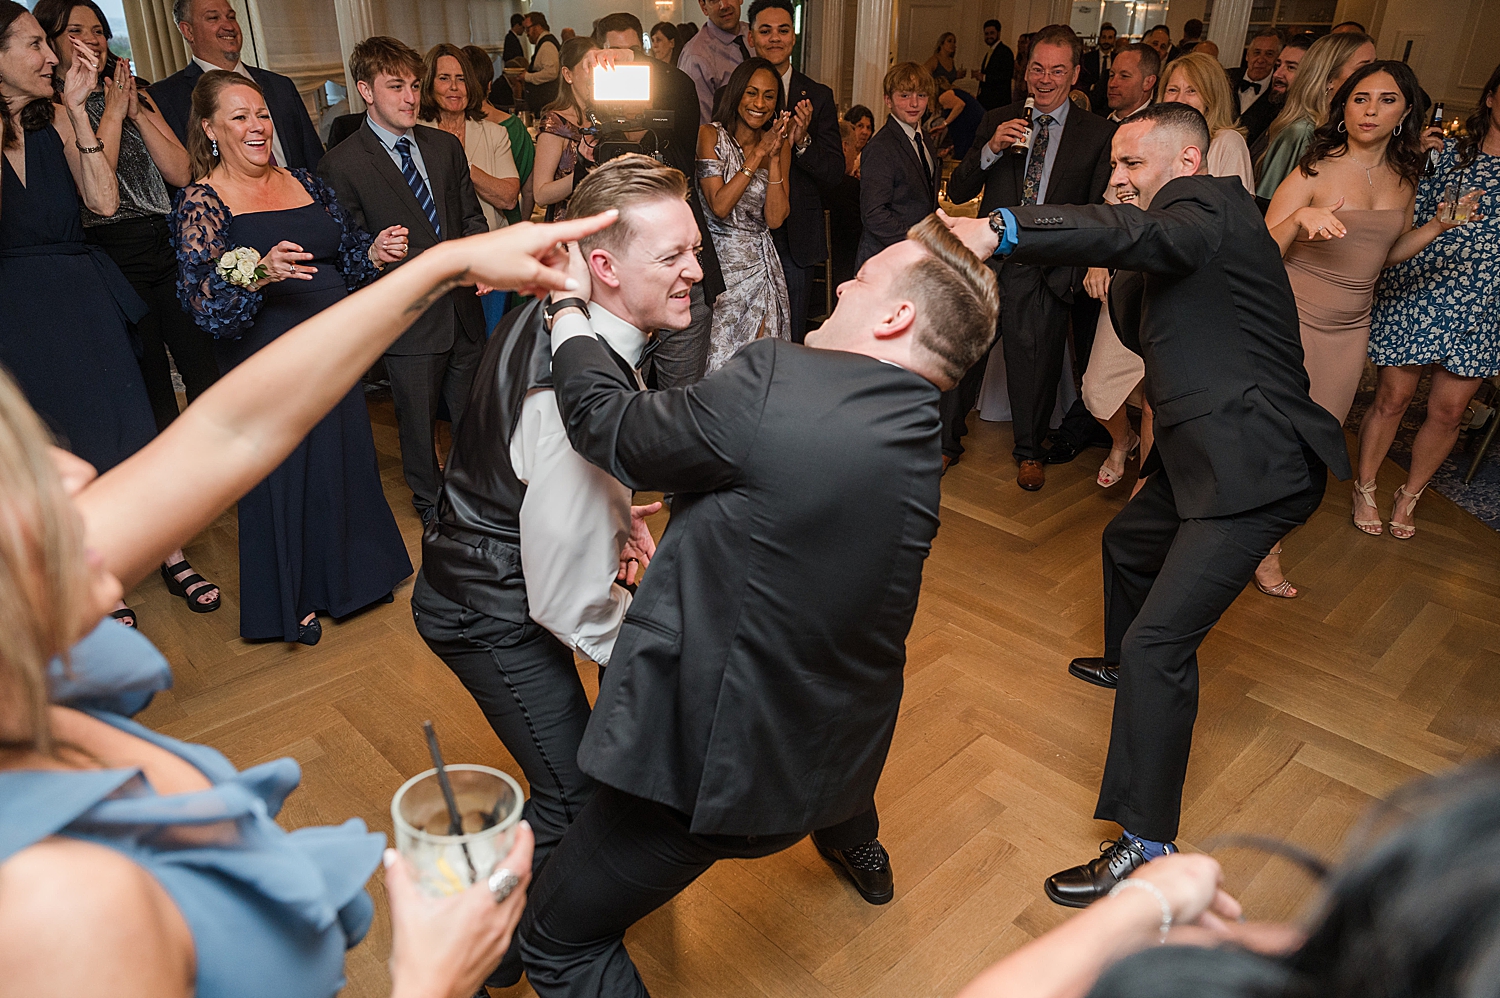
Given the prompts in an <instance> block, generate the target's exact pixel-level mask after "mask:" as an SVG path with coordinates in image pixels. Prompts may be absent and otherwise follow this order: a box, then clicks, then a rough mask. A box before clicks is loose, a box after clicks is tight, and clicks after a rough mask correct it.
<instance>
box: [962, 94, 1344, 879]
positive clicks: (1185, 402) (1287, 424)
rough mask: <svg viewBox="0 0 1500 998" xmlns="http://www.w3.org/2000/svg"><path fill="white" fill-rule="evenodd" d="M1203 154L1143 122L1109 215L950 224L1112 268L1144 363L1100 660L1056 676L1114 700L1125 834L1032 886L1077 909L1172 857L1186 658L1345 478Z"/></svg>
mask: <svg viewBox="0 0 1500 998" xmlns="http://www.w3.org/2000/svg"><path fill="white" fill-rule="evenodd" d="M1208 142H1209V136H1208V124H1207V123H1206V122H1205V121H1204V120H1203V116H1202V115H1201V114H1199V113H1198V112H1197V111H1196V110H1195V109H1193V108H1191V107H1189V106H1187V105H1186V104H1175V103H1173V104H1155V105H1152V106H1151V107H1147V108H1145V109H1143V110H1141V111H1139V112H1137V113H1136V114H1135V115H1134V116H1133V117H1132V118H1131V119H1130V120H1129V121H1127V122H1125V123H1124V124H1122V125H1121V126H1120V128H1119V131H1117V132H1116V133H1115V138H1114V160H1115V162H1116V164H1117V165H1116V166H1115V168H1114V174H1113V176H1112V178H1111V181H1110V182H1111V184H1112V186H1113V187H1114V189H1115V191H1116V193H1118V194H1119V195H1120V200H1121V202H1122V203H1121V204H1120V205H1091V206H1070V205H1063V206H1053V205H1047V206H1037V207H1017V208H1012V209H1001V210H998V211H996V212H994V213H992V214H991V215H990V216H989V217H988V218H979V219H949V220H948V221H949V224H950V225H951V226H952V227H953V229H954V231H955V232H956V233H958V234H959V235H960V236H962V238H963V240H964V243H965V245H967V246H968V247H969V248H970V249H972V250H974V251H975V252H976V253H984V254H991V253H998V254H1001V255H1005V256H1007V257H1008V258H1009V259H1013V260H1018V261H1021V260H1024V261H1027V262H1029V263H1033V264H1046V265H1054V266H1055V265H1059V264H1064V265H1073V266H1089V267H1108V268H1111V269H1118V271H1119V273H1118V274H1117V275H1116V277H1115V281H1114V283H1113V284H1111V286H1110V289H1109V304H1110V312H1111V317H1112V318H1113V319H1114V321H1115V329H1116V330H1117V331H1118V332H1119V334H1120V339H1121V340H1122V341H1123V342H1124V343H1125V345H1126V346H1128V347H1130V348H1131V349H1132V350H1135V351H1136V352H1137V353H1139V354H1140V355H1141V356H1142V358H1143V359H1144V360H1145V363H1146V395H1147V399H1148V400H1149V401H1150V403H1151V408H1152V410H1153V411H1154V412H1155V413H1156V443H1155V445H1154V446H1153V447H1152V449H1151V453H1150V454H1149V455H1148V456H1147V458H1146V461H1145V464H1144V465H1143V466H1142V468H1141V474H1142V475H1144V476H1147V477H1146V484H1145V487H1144V488H1142V489H1141V491H1140V493H1139V494H1137V495H1136V497H1135V498H1134V499H1132V500H1130V502H1129V503H1128V504H1126V506H1125V508H1124V509H1122V510H1121V511H1120V512H1119V514H1118V515H1116V516H1115V518H1114V520H1112V521H1111V522H1110V524H1109V526H1108V527H1106V528H1105V529H1104V632H1105V633H1104V655H1103V657H1102V658H1080V659H1074V660H1073V662H1072V664H1070V665H1069V666H1068V671H1069V672H1070V673H1071V674H1072V675H1074V676H1076V677H1077V678H1079V679H1082V680H1084V681H1085V682H1088V683H1092V684H1093V685H1095V686H1102V687H1105V688H1108V689H1114V690H1115V691H1116V692H1115V709H1114V720H1113V723H1112V725H1111V729H1110V738H1109V755H1108V758H1107V759H1106V761H1105V764H1104V780H1103V785H1102V786H1101V787H1100V790H1099V804H1098V807H1097V808H1096V809H1095V811H1094V817H1096V818H1099V819H1103V820H1106V821H1115V822H1118V823H1119V824H1120V825H1121V826H1122V827H1121V834H1120V837H1119V839H1118V840H1116V841H1115V842H1112V843H1110V845H1109V846H1108V848H1107V849H1105V850H1104V853H1103V854H1102V855H1101V856H1099V857H1098V858H1096V859H1094V860H1091V861H1089V862H1087V863H1084V864H1082V865H1080V866H1076V867H1072V868H1070V869H1067V870H1063V871H1062V872H1060V873H1056V874H1053V875H1052V876H1051V877H1049V878H1047V882H1046V885H1045V890H1046V893H1047V896H1048V897H1049V898H1051V899H1052V900H1053V901H1055V902H1057V903H1058V904H1062V905H1068V906H1070V907H1075V908H1081V907H1084V906H1085V905H1088V904H1090V903H1091V902H1093V901H1096V900H1098V899H1099V898H1101V897H1104V896H1105V895H1106V894H1108V893H1109V892H1110V891H1111V890H1112V889H1113V888H1114V887H1115V885H1116V884H1118V883H1119V882H1120V881H1121V880H1124V879H1125V878H1126V877H1128V876H1129V875H1130V874H1131V872H1132V871H1134V870H1135V869H1136V868H1137V867H1139V866H1140V865H1141V864H1142V863H1145V862H1148V861H1149V860H1152V859H1155V858H1157V857H1159V856H1161V855H1163V854H1164V853H1167V852H1175V851H1176V850H1175V847H1174V846H1173V845H1172V840H1173V839H1174V838H1176V836H1177V830H1178V822H1179V820H1180V817H1181V811H1182V786H1183V778H1184V776H1185V774H1186V772H1187V764H1188V752H1189V749H1190V747H1191V744H1192V737H1193V722H1194V720H1195V719H1196V717H1197V711H1198V657H1197V655H1198V646H1199V645H1200V644H1202V642H1203V639H1204V637H1205V636H1206V635H1207V634H1208V632H1209V630H1210V629H1212V627H1213V626H1214V624H1215V623H1217V622H1218V620H1219V617H1220V616H1221V615H1222V614H1223V613H1224V611H1225V610H1226V609H1228V608H1229V604H1231V603H1233V602H1234V600H1235V597H1237V596H1238V595H1239V594H1240V592H1241V591H1242V590H1243V589H1244V588H1245V586H1246V584H1247V583H1249V581H1250V579H1251V577H1252V576H1253V575H1254V574H1255V567H1256V565H1258V564H1259V563H1260V560H1261V558H1263V557H1265V555H1266V552H1268V551H1270V550H1271V547H1272V545H1274V544H1275V543H1276V542H1277V541H1278V540H1280V539H1281V538H1282V537H1284V536H1285V535H1286V533H1287V531H1289V530H1291V529H1292V528H1293V527H1296V526H1298V525H1300V524H1302V523H1304V522H1306V521H1307V518H1308V517H1309V516H1311V515H1312V513H1313V511H1314V510H1316V509H1317V508H1318V503H1319V502H1320V501H1321V500H1322V498H1323V489H1324V486H1325V485H1326V484H1327V477H1328V470H1329V469H1332V470H1333V472H1334V474H1336V475H1337V476H1338V477H1339V478H1342V479H1347V478H1349V476H1350V471H1349V455H1348V451H1347V448H1346V445H1345V443H1344V433H1343V430H1342V429H1341V428H1340V427H1339V424H1338V421H1337V420H1336V419H1334V418H1333V417H1332V416H1330V415H1329V414H1328V412H1327V410H1325V409H1324V408H1323V407H1322V406H1320V405H1318V404H1317V403H1316V402H1313V401H1312V399H1311V398H1309V396H1308V381H1307V371H1306V369H1305V368H1304V367H1303V358H1302V339H1301V334H1300V332H1299V326H1298V323H1297V304H1296V301H1295V299H1293V297H1292V288H1291V285H1290V284H1289V283H1288V282H1287V277H1286V269H1285V268H1284V267H1282V266H1280V263H1281V252H1280V249H1279V248H1278V247H1277V245H1276V242H1275V240H1273V239H1272V238H1271V237H1270V234H1269V233H1267V231H1266V226H1265V221H1264V220H1263V219H1262V218H1261V214H1260V210H1259V209H1258V208H1257V207H1256V204H1255V199H1254V198H1252V197H1251V196H1250V195H1249V194H1248V193H1247V192H1246V191H1245V189H1244V187H1243V186H1242V185H1241V184H1240V182H1239V181H1238V180H1237V179H1235V178H1228V179H1218V178H1214V177H1210V176H1209V175H1208V174H1207V171H1206V167H1205V165H1204V158H1205V156H1206V155H1207V151H1208ZM1130 202H1133V203H1134V204H1133V206H1132V204H1131V203H1130ZM1140 209H1145V210H1144V211H1143V210H1140Z"/></svg>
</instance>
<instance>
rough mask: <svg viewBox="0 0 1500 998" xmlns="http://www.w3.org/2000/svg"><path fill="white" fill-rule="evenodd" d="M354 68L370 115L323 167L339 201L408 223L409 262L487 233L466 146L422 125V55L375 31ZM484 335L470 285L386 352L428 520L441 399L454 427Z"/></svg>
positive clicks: (377, 221)
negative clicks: (446, 242)
mask: <svg viewBox="0 0 1500 998" xmlns="http://www.w3.org/2000/svg"><path fill="white" fill-rule="evenodd" d="M349 68H350V70H351V72H352V73H353V75H354V78H355V86H357V87H358V88H359V95H360V96H361V97H362V98H364V101H365V103H366V104H368V105H369V111H368V113H367V115H366V117H365V123H364V125H363V126H361V127H360V129H359V131H357V132H355V133H354V135H352V136H350V137H349V138H348V139H347V140H346V141H344V142H341V143H339V144H338V145H336V146H334V147H333V148H332V149H330V150H329V151H328V154H327V155H326V156H324V157H323V161H322V163H320V164H319V166H318V173H319V174H320V175H321V176H322V177H323V179H324V180H326V181H328V183H329V184H330V185H332V187H333V189H334V192H335V193H336V194H337V195H338V199H339V206H340V207H341V208H343V209H344V211H345V212H347V213H348V214H349V217H350V218H352V219H353V220H354V221H355V222H357V223H358V224H359V226H360V227H361V228H363V229H364V230H365V231H366V232H379V231H380V230H381V229H383V228H385V227H386V226H388V225H404V226H406V227H407V229H408V231H409V232H410V240H411V242H410V251H409V252H408V254H407V257H406V259H407V260H410V259H412V258H413V257H415V256H417V255H418V254H420V253H421V252H422V251H423V250H425V249H429V248H431V247H433V246H436V245H437V244H438V243H439V242H441V241H442V240H444V239H459V238H461V237H463V236H470V235H474V234H475V233H479V232H484V231H486V230H487V229H488V228H489V226H488V225H487V223H486V222H485V220H484V214H483V212H482V211H481V210H480V207H479V199H478V197H477V196H476V195H475V194H474V185H473V182H472V181H471V180H470V179H469V161H468V157H466V156H465V155H464V147H463V145H462V144H461V143H460V142H459V141H458V139H456V138H454V137H453V136H452V135H450V134H448V133H447V132H445V131H443V130H441V129H438V128H428V127H427V126H426V125H418V124H417V123H416V121H417V80H418V79H419V78H420V77H421V75H422V60H421V58H420V57H419V56H418V55H417V53H416V52H414V51H412V50H411V49H410V48H408V47H407V46H406V45H405V44H404V43H402V42H400V41H397V40H396V39H394V38H388V37H385V36H380V35H377V36H376V37H374V38H366V39H365V40H364V41H362V42H360V43H359V44H358V45H356V46H354V52H353V53H352V54H351V55H350V58H349ZM389 269H390V268H388V270H389ZM484 334H485V326H484V309H483V308H482V307H481V306H480V304H479V297H478V296H477V295H476V294H475V293H474V289H473V288H472V287H459V288H454V289H452V290H450V291H449V292H448V293H447V294H445V295H442V296H441V297H439V298H437V299H436V300H435V301H434V302H433V303H432V305H431V306H430V307H429V308H428V309H427V311H426V312H424V313H423V314H422V317H421V318H419V319H418V320H417V321H416V322H414V323H412V326H411V328H410V329H408V330H407V331H406V333H405V335H403V336H402V337H401V338H400V339H399V340H397V341H396V343H395V344H394V345H393V346H392V347H391V348H390V349H389V350H388V351H386V355H385V366H386V371H387V372H389V374H390V379H391V395H392V397H393V399H394V401H395V404H396V429H397V432H398V434H399V436H400V440H401V470H402V471H403V473H404V474H405V476H406V484H407V486H408V487H409V488H410V489H411V493H412V505H414V506H415V507H416V509H417V512H418V513H419V514H421V516H422V521H423V522H424V523H425V522H427V521H428V520H430V519H431V518H432V517H433V515H434V506H435V504H436V502H437V495H438V489H439V487H440V486H441V485H442V473H441V472H440V471H439V469H438V462H437V453H436V451H435V449H434V446H433V428H434V426H435V424H436V423H437V414H438V404H439V401H442V402H446V403H447V406H448V413H449V415H450V416H451V417H452V418H453V422H454V424H455V425H457V423H458V421H459V419H460V418H461V417H462V416H463V412H464V404H465V403H466V402H467V401H468V398H469V385H470V383H471V382H472V381H473V379H474V368H475V366H476V365H477V364H478V363H479V355H480V353H481V352H482V351H483V349H484Z"/></svg>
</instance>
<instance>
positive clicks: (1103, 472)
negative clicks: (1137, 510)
mask: <svg viewBox="0 0 1500 998" xmlns="http://www.w3.org/2000/svg"><path fill="white" fill-rule="evenodd" d="M1140 449H1141V438H1140V437H1136V438H1135V439H1134V440H1132V441H1131V442H1130V445H1129V446H1128V447H1126V448H1125V460H1124V461H1121V462H1120V473H1119V474H1118V475H1117V474H1115V473H1114V472H1113V471H1111V470H1110V469H1109V462H1108V461H1107V460H1106V461H1105V463H1104V464H1101V465H1099V477H1098V478H1096V479H1094V481H1096V482H1098V484H1099V487H1100V488H1101V489H1107V488H1109V487H1110V486H1111V485H1114V484H1115V483H1116V482H1118V481H1120V479H1122V478H1124V477H1125V467H1124V466H1125V464H1126V463H1127V462H1128V461H1129V460H1130V459H1131V457H1132V456H1134V454H1135V452H1136V451H1138V450H1140ZM1118 453H1120V452H1119V451H1117V450H1115V449H1114V448H1113V447H1111V448H1110V451H1109V456H1110V457H1111V458H1112V457H1114V456H1115V455H1116V454H1118Z"/></svg>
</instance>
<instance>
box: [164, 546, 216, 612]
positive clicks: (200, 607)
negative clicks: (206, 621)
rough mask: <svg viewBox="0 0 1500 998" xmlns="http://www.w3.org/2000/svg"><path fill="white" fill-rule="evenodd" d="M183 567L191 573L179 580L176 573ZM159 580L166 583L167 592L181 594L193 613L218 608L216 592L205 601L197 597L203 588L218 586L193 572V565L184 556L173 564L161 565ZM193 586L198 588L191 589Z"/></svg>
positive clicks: (175, 594)
mask: <svg viewBox="0 0 1500 998" xmlns="http://www.w3.org/2000/svg"><path fill="white" fill-rule="evenodd" d="M184 568H185V569H187V570H188V571H189V572H191V573H192V574H191V575H189V576H188V577H187V578H185V579H182V580H180V581H179V580H178V578H177V573H178V572H181V571H182V570H183V569H184ZM161 580H162V581H163V582H165V583H166V584H167V592H169V593H171V594H172V595H173V596H181V597H182V600H183V602H184V603H186V604H187V605H188V609H189V610H191V611H193V612H194V613H213V612H214V611H215V610H217V609H218V608H219V597H218V595H217V594H216V595H215V596H214V598H213V599H212V600H211V601H209V602H207V603H204V602H203V601H202V600H200V599H198V596H199V594H200V593H202V592H203V591H204V590H205V589H217V588H219V587H218V586H216V585H214V584H213V583H212V582H209V581H208V580H207V579H205V578H204V577H203V576H201V575H199V574H198V573H197V572H194V571H193V566H192V565H189V564H188V563H187V559H186V558H184V559H182V560H181V561H179V562H178V563H177V564H175V565H163V566H162V567H161ZM194 586H197V587H198V588H197V589H193V587H194ZM189 590H191V592H190V591H189Z"/></svg>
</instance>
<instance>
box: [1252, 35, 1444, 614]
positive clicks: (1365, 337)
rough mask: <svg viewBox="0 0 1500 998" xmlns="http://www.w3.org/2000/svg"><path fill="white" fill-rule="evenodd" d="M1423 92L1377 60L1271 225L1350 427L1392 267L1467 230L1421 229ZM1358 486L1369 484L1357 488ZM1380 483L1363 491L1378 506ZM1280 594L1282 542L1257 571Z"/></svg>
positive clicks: (1276, 203)
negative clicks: (1378, 284) (1378, 301)
mask: <svg viewBox="0 0 1500 998" xmlns="http://www.w3.org/2000/svg"><path fill="white" fill-rule="evenodd" d="M1420 94H1421V88H1420V87H1419V86H1418V84H1417V78H1416V76H1415V74H1413V73H1412V71H1411V69H1410V68H1409V67H1408V66H1407V65H1406V64H1405V63H1404V62H1395V61H1384V62H1372V63H1370V64H1369V65H1366V66H1362V67H1361V68H1359V69H1358V70H1356V71H1355V72H1354V73H1353V74H1352V75H1351V76H1350V77H1349V78H1348V79H1347V80H1345V81H1344V83H1343V85H1342V86H1340V87H1339V89H1338V93H1336V94H1335V95H1334V98H1333V103H1332V104H1331V105H1330V107H1329V109H1328V120H1327V121H1325V122H1324V123H1323V124H1322V125H1321V126H1319V127H1318V128H1317V130H1316V131H1314V133H1313V140H1312V144H1311V145H1309V146H1308V149H1307V152H1306V153H1304V154H1303V156H1302V161H1301V163H1300V164H1299V165H1298V168H1297V169H1296V170H1294V171H1293V172H1292V173H1291V174H1290V175H1288V176H1287V178H1286V179H1285V180H1284V181H1282V182H1281V186H1280V187H1278V188H1277V189H1276V196H1275V197H1273V198H1272V199H1271V206H1270V208H1269V209H1268V210H1267V211H1266V224H1267V225H1268V226H1269V228H1270V230H1271V235H1272V237H1274V238H1275V239H1276V241H1277V243H1278V244H1279V245H1280V246H1281V252H1282V255H1283V257H1284V258H1285V260H1286V270H1287V277H1288V278H1290V280H1291V283H1292V293H1293V294H1294V295H1295V296H1296V299H1297V314H1298V316H1299V318H1300V320H1301V325H1302V351H1303V355H1304V358H1305V363H1306V365H1307V375H1308V380H1309V383H1310V387H1309V392H1310V394H1311V395H1312V398H1313V401H1315V402H1317V403H1318V404H1319V405H1321V406H1322V407H1323V408H1325V409H1327V410H1328V411H1329V412H1330V413H1332V414H1333V416H1334V418H1336V419H1337V420H1338V421H1339V422H1340V423H1342V422H1343V421H1344V419H1345V418H1346V417H1347V416H1348V415H1349V408H1350V406H1352V405H1353V404H1354V393H1355V391H1356V390H1357V389H1358V388H1359V378H1360V375H1361V374H1362V373H1363V371H1364V366H1365V354H1366V350H1367V348H1368V346H1369V342H1370V306H1371V304H1372V302H1373V301H1374V297H1375V281H1376V279H1377V278H1378V277H1379V276H1380V271H1381V270H1382V269H1383V268H1385V267H1389V266H1391V265H1393V264H1396V263H1400V262H1401V261H1403V260H1409V259H1411V258H1412V257H1413V256H1415V255H1416V254H1417V253H1418V252H1420V251H1421V250H1422V249H1423V248H1425V247H1426V246H1427V244H1429V243H1431V242H1432V241H1433V240H1434V239H1436V238H1437V237H1438V235H1439V234H1440V233H1442V232H1443V231H1444V230H1446V229H1449V228H1452V227H1453V225H1455V224H1457V223H1454V222H1452V221H1448V220H1446V219H1443V218H1442V217H1441V216H1439V217H1437V218H1434V219H1432V220H1430V221H1428V222H1426V223H1424V224H1422V225H1419V226H1415V227H1413V225H1412V219H1413V216H1414V211H1415V207H1416V198H1417V181H1418V179H1419V178H1420V177H1421V175H1422V169H1423V167H1424V165H1425V164H1426V153H1425V152H1424V150H1423V148H1422V138H1421V132H1422V117H1423V107H1422V104H1421V96H1420ZM1357 488H1358V487H1357ZM1373 488H1374V485H1373V483H1371V484H1370V485H1369V486H1368V489H1367V490H1363V491H1357V492H1356V496H1357V497H1360V499H1361V501H1362V502H1363V507H1361V506H1356V512H1355V520H1356V522H1361V521H1364V520H1366V519H1367V517H1366V516H1365V515H1363V514H1364V512H1365V511H1367V510H1373V509H1374V503H1373V499H1372V492H1373ZM1256 584H1257V585H1258V586H1260V588H1261V590H1262V591H1263V592H1266V593H1267V594H1269V595H1272V596H1282V597H1285V598H1288V599H1290V598H1294V597H1295V596H1296V595H1297V589H1296V587H1295V586H1293V585H1292V584H1291V583H1290V582H1287V581H1286V578H1285V577H1284V576H1282V574H1281V566H1280V560H1279V545H1278V548H1277V549H1275V550H1273V551H1272V553H1271V554H1270V555H1269V556H1268V561H1267V562H1266V563H1263V564H1262V566H1261V569H1260V571H1259V572H1257V575H1256Z"/></svg>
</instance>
